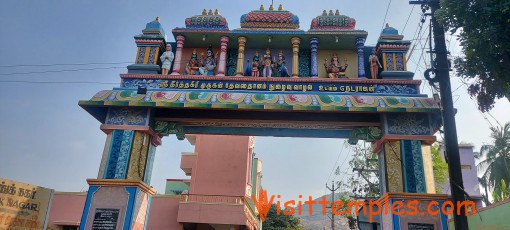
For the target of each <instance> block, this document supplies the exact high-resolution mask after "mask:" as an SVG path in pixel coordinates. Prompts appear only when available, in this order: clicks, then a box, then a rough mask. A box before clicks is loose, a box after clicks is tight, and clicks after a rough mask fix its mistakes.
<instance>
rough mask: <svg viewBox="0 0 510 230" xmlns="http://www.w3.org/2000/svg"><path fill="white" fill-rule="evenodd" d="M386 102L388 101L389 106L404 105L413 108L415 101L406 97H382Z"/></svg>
mask: <svg viewBox="0 0 510 230" xmlns="http://www.w3.org/2000/svg"><path fill="white" fill-rule="evenodd" d="M382 99H383V100H384V103H386V105H387V106H389V107H397V106H399V107H404V108H412V107H413V105H414V102H413V101H412V100H409V99H408V98H405V97H385V98H382Z"/></svg>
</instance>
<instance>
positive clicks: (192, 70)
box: [186, 49, 199, 75]
mask: <svg viewBox="0 0 510 230" xmlns="http://www.w3.org/2000/svg"><path fill="white" fill-rule="evenodd" d="M198 65H199V63H198V59H197V50H196V49H195V50H193V52H192V53H191V59H189V61H188V63H187V64H186V74H188V75H197V74H198V69H199V66H198Z"/></svg>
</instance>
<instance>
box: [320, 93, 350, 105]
mask: <svg viewBox="0 0 510 230" xmlns="http://www.w3.org/2000/svg"><path fill="white" fill-rule="evenodd" d="M316 97H317V101H318V102H319V104H320V105H323V106H324V105H325V106H345V104H346V103H347V100H345V98H344V97H343V96H338V95H318V96H316Z"/></svg>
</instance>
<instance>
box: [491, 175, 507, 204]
mask: <svg viewBox="0 0 510 230" xmlns="http://www.w3.org/2000/svg"><path fill="white" fill-rule="evenodd" d="M492 197H493V199H494V202H499V201H502V200H505V199H507V198H509V197H510V185H508V186H506V183H505V180H501V186H499V187H498V188H496V190H495V191H494V193H493V194H492Z"/></svg>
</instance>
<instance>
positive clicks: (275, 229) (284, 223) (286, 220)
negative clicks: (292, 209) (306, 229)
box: [262, 204, 303, 230]
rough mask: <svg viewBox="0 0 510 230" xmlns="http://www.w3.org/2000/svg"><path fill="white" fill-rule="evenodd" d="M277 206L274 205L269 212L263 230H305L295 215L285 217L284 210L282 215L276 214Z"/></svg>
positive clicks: (281, 212)
mask: <svg viewBox="0 0 510 230" xmlns="http://www.w3.org/2000/svg"><path fill="white" fill-rule="evenodd" d="M276 208H277V207H276V204H272V205H271V208H270V209H269V211H268V212H267V216H266V219H265V221H264V222H263V223H262V229H266V230H280V229H303V228H302V227H301V223H300V220H299V218H297V217H295V216H293V215H284V214H283V209H281V210H280V215H278V214H277V213H276Z"/></svg>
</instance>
